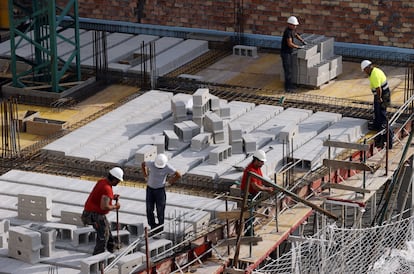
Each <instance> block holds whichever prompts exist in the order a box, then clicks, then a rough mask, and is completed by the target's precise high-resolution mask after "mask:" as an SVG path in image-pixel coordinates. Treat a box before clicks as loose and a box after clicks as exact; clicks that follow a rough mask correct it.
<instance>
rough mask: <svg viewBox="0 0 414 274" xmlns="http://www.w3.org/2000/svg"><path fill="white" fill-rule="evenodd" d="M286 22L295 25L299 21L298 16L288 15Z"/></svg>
mask: <svg viewBox="0 0 414 274" xmlns="http://www.w3.org/2000/svg"><path fill="white" fill-rule="evenodd" d="M287 22H288V24H292V25H295V26H297V25H299V21H298V18H296V16H291V17H289V18H288V20H287Z"/></svg>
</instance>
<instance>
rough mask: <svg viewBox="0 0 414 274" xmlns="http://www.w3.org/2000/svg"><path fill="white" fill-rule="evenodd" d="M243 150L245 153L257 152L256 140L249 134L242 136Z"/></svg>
mask: <svg viewBox="0 0 414 274" xmlns="http://www.w3.org/2000/svg"><path fill="white" fill-rule="evenodd" d="M243 141H244V149H245V151H246V153H254V152H255V151H256V150H257V143H256V138H254V137H253V135H251V134H244V135H243Z"/></svg>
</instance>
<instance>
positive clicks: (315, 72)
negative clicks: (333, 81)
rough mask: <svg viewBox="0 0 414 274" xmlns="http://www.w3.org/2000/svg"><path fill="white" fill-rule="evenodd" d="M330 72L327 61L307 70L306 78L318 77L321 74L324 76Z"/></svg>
mask: <svg viewBox="0 0 414 274" xmlns="http://www.w3.org/2000/svg"><path fill="white" fill-rule="evenodd" d="M329 70H330V63H329V61H322V62H320V63H319V64H317V65H315V66H313V67H311V68H309V71H308V76H309V77H318V76H319V75H321V74H324V73H326V72H328V71H329Z"/></svg>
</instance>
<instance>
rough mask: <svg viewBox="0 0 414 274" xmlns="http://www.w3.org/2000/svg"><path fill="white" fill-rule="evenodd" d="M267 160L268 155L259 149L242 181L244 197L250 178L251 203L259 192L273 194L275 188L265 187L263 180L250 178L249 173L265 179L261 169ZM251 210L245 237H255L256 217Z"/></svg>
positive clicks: (244, 172)
mask: <svg viewBox="0 0 414 274" xmlns="http://www.w3.org/2000/svg"><path fill="white" fill-rule="evenodd" d="M266 160H267V159H266V153H265V152H264V151H263V150H260V149H259V150H257V151H255V153H254V154H253V160H252V161H251V162H250V164H249V165H248V166H247V167H246V168H245V169H244V171H243V177H242V180H241V185H240V189H241V192H242V195H244V193H245V192H246V188H247V180H248V179H249V177H250V184H249V189H248V191H249V195H248V197H249V201H251V200H252V199H253V198H254V196H256V195H257V194H258V193H259V192H262V191H264V192H268V193H271V192H273V191H274V189H273V187H267V186H264V185H263V183H262V180H260V179H259V178H256V177H254V176H249V172H252V173H255V174H257V175H260V176H262V177H263V174H262V170H261V168H262V166H263V164H264V163H265V162H266ZM250 210H251V216H250V217H249V219H248V220H247V221H246V223H245V225H244V230H245V234H244V235H245V236H253V235H254V229H253V223H254V217H253V214H252V211H253V208H250Z"/></svg>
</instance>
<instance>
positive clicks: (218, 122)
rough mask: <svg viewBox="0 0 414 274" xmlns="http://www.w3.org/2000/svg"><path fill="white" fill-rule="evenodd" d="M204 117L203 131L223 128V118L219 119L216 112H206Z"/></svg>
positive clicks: (214, 130)
mask: <svg viewBox="0 0 414 274" xmlns="http://www.w3.org/2000/svg"><path fill="white" fill-rule="evenodd" d="M204 118H205V119H204V131H208V132H216V131H222V130H223V129H224V122H223V119H221V118H220V117H219V116H218V115H217V114H215V113H213V112H208V113H206V115H205V117H204Z"/></svg>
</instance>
